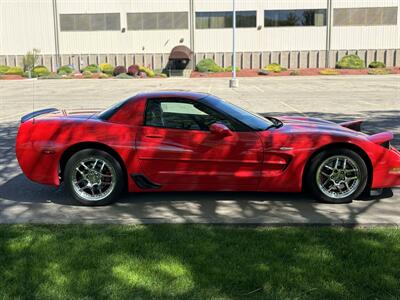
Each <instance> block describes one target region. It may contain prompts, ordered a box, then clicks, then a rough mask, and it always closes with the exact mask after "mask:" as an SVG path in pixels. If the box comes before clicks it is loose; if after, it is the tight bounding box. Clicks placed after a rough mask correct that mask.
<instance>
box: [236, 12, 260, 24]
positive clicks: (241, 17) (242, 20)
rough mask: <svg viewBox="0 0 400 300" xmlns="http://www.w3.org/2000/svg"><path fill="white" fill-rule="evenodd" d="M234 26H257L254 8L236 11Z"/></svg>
mask: <svg viewBox="0 0 400 300" xmlns="http://www.w3.org/2000/svg"><path fill="white" fill-rule="evenodd" d="M236 27H239V28H245V27H257V12H256V11H255V10H252V11H238V12H236Z"/></svg>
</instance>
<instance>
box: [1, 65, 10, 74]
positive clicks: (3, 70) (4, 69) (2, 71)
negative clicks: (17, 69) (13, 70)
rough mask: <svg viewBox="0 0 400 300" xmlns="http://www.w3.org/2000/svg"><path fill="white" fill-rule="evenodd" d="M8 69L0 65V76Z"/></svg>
mask: <svg viewBox="0 0 400 300" xmlns="http://www.w3.org/2000/svg"><path fill="white" fill-rule="evenodd" d="M8 69H10V67H8V66H2V65H0V74H5V73H6V72H7V71H8Z"/></svg>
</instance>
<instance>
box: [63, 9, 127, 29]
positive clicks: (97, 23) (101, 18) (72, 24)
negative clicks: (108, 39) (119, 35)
mask: <svg viewBox="0 0 400 300" xmlns="http://www.w3.org/2000/svg"><path fill="white" fill-rule="evenodd" d="M120 24H121V21H120V15H119V14H118V13H115V14H60V30H61V31H106V30H110V31H112V30H118V31H119V30H120V29H121V25H120Z"/></svg>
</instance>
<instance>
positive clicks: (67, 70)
mask: <svg viewBox="0 0 400 300" xmlns="http://www.w3.org/2000/svg"><path fill="white" fill-rule="evenodd" d="M73 71H74V69H72V67H71V66H68V65H67V66H61V67H59V68H58V70H57V73H58V74H60V73H61V72H63V73H64V74H71V73H72V72H73Z"/></svg>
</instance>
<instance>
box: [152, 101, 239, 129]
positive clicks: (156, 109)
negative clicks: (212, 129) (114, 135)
mask: <svg viewBox="0 0 400 300" xmlns="http://www.w3.org/2000/svg"><path fill="white" fill-rule="evenodd" d="M213 123H222V124H224V125H226V126H227V127H228V128H229V129H231V130H233V131H237V129H238V127H239V125H240V124H236V122H235V121H233V120H230V119H228V118H226V117H225V116H223V115H222V114H220V113H218V112H216V111H214V110H213V109H210V108H209V107H207V106H206V105H204V104H202V103H199V102H195V101H190V100H186V99H148V100H147V106H146V112H145V125H146V126H153V127H162V128H171V129H184V130H202V131H208V130H209V126H210V125H211V124H213Z"/></svg>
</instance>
